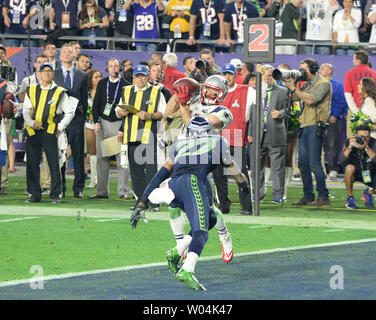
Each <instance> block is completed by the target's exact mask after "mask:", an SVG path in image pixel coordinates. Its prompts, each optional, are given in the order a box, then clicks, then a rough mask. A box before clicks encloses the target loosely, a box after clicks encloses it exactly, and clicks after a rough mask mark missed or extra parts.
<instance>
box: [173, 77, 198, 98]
mask: <svg viewBox="0 0 376 320" xmlns="http://www.w3.org/2000/svg"><path fill="white" fill-rule="evenodd" d="M184 86H187V87H188V88H189V96H190V97H193V96H194V95H195V94H196V93H197V92H198V91H199V90H200V84H199V83H198V82H197V81H196V80H194V79H192V78H181V79H179V80H177V81H175V83H174V85H173V89H174V93H175V91H176V89H177V88H178V87H184Z"/></svg>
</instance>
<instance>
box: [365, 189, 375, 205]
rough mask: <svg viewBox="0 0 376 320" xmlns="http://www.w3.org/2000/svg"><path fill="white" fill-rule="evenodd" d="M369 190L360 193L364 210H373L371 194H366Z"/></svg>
mask: <svg viewBox="0 0 376 320" xmlns="http://www.w3.org/2000/svg"><path fill="white" fill-rule="evenodd" d="M368 190H369V189H364V190H363V191H362V195H363V199H364V201H365V205H366V208H368V209H373V208H374V206H373V201H372V194H370V193H369V192H368Z"/></svg>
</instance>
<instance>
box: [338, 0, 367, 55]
mask: <svg viewBox="0 0 376 320" xmlns="http://www.w3.org/2000/svg"><path fill="white" fill-rule="evenodd" d="M343 7H344V9H342V10H338V11H337V12H336V14H335V15H334V20H333V34H332V37H333V39H332V43H333V44H336V43H358V42H359V35H358V29H359V27H360V25H361V23H362V11H361V10H360V9H357V8H353V0H344V1H343ZM356 49H357V46H356V45H349V46H347V45H344V46H343V45H341V44H340V45H337V46H336V54H338V55H341V56H345V55H347V56H353V55H354V53H355V50H356Z"/></svg>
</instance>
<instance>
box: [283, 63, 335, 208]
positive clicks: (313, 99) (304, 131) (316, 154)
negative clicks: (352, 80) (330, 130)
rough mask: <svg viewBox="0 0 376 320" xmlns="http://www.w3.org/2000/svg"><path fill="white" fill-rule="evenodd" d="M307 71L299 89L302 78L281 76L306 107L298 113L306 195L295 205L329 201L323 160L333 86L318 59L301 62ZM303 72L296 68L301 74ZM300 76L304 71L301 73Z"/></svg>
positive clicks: (302, 171) (300, 151) (301, 171)
mask: <svg viewBox="0 0 376 320" xmlns="http://www.w3.org/2000/svg"><path fill="white" fill-rule="evenodd" d="M300 68H301V69H303V70H304V71H305V73H306V79H307V82H306V83H304V84H303V86H302V87H301V88H300V89H299V88H297V86H296V81H297V80H299V79H296V78H295V79H291V78H290V79H282V80H283V82H284V84H285V86H286V87H287V88H288V89H289V90H290V91H291V93H292V94H293V100H294V101H297V100H301V101H302V102H303V110H302V112H301V115H300V117H299V126H300V133H299V146H298V156H299V169H300V174H301V177H302V182H303V191H304V196H303V198H301V199H300V200H299V201H298V202H295V203H293V204H294V205H301V206H304V205H315V206H324V205H329V204H330V202H329V197H328V196H329V191H328V189H327V188H326V181H325V178H326V177H325V173H324V170H323V167H322V164H321V153H322V147H323V141H324V138H325V134H326V129H327V126H328V118H329V111H330V102H331V99H332V86H331V84H330V82H329V81H328V80H326V79H324V78H323V77H321V76H320V74H319V73H318V71H319V69H320V66H319V64H318V63H317V61H315V60H313V59H311V58H307V59H305V60H303V61H302V62H301V63H300ZM300 73H301V72H296V74H300ZM299 76H301V74H300V75H299ZM311 168H312V171H313V173H314V175H315V177H316V190H317V192H318V199H317V200H316V201H315V194H314V192H313V181H312V174H311Z"/></svg>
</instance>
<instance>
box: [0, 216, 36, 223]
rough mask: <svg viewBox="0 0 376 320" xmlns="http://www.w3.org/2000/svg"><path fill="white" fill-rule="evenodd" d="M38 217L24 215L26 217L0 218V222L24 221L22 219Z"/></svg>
mask: <svg viewBox="0 0 376 320" xmlns="http://www.w3.org/2000/svg"><path fill="white" fill-rule="evenodd" d="M37 218H38V217H24V218H15V219H4V220H0V223H2V222H12V221H22V220H29V219H37Z"/></svg>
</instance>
